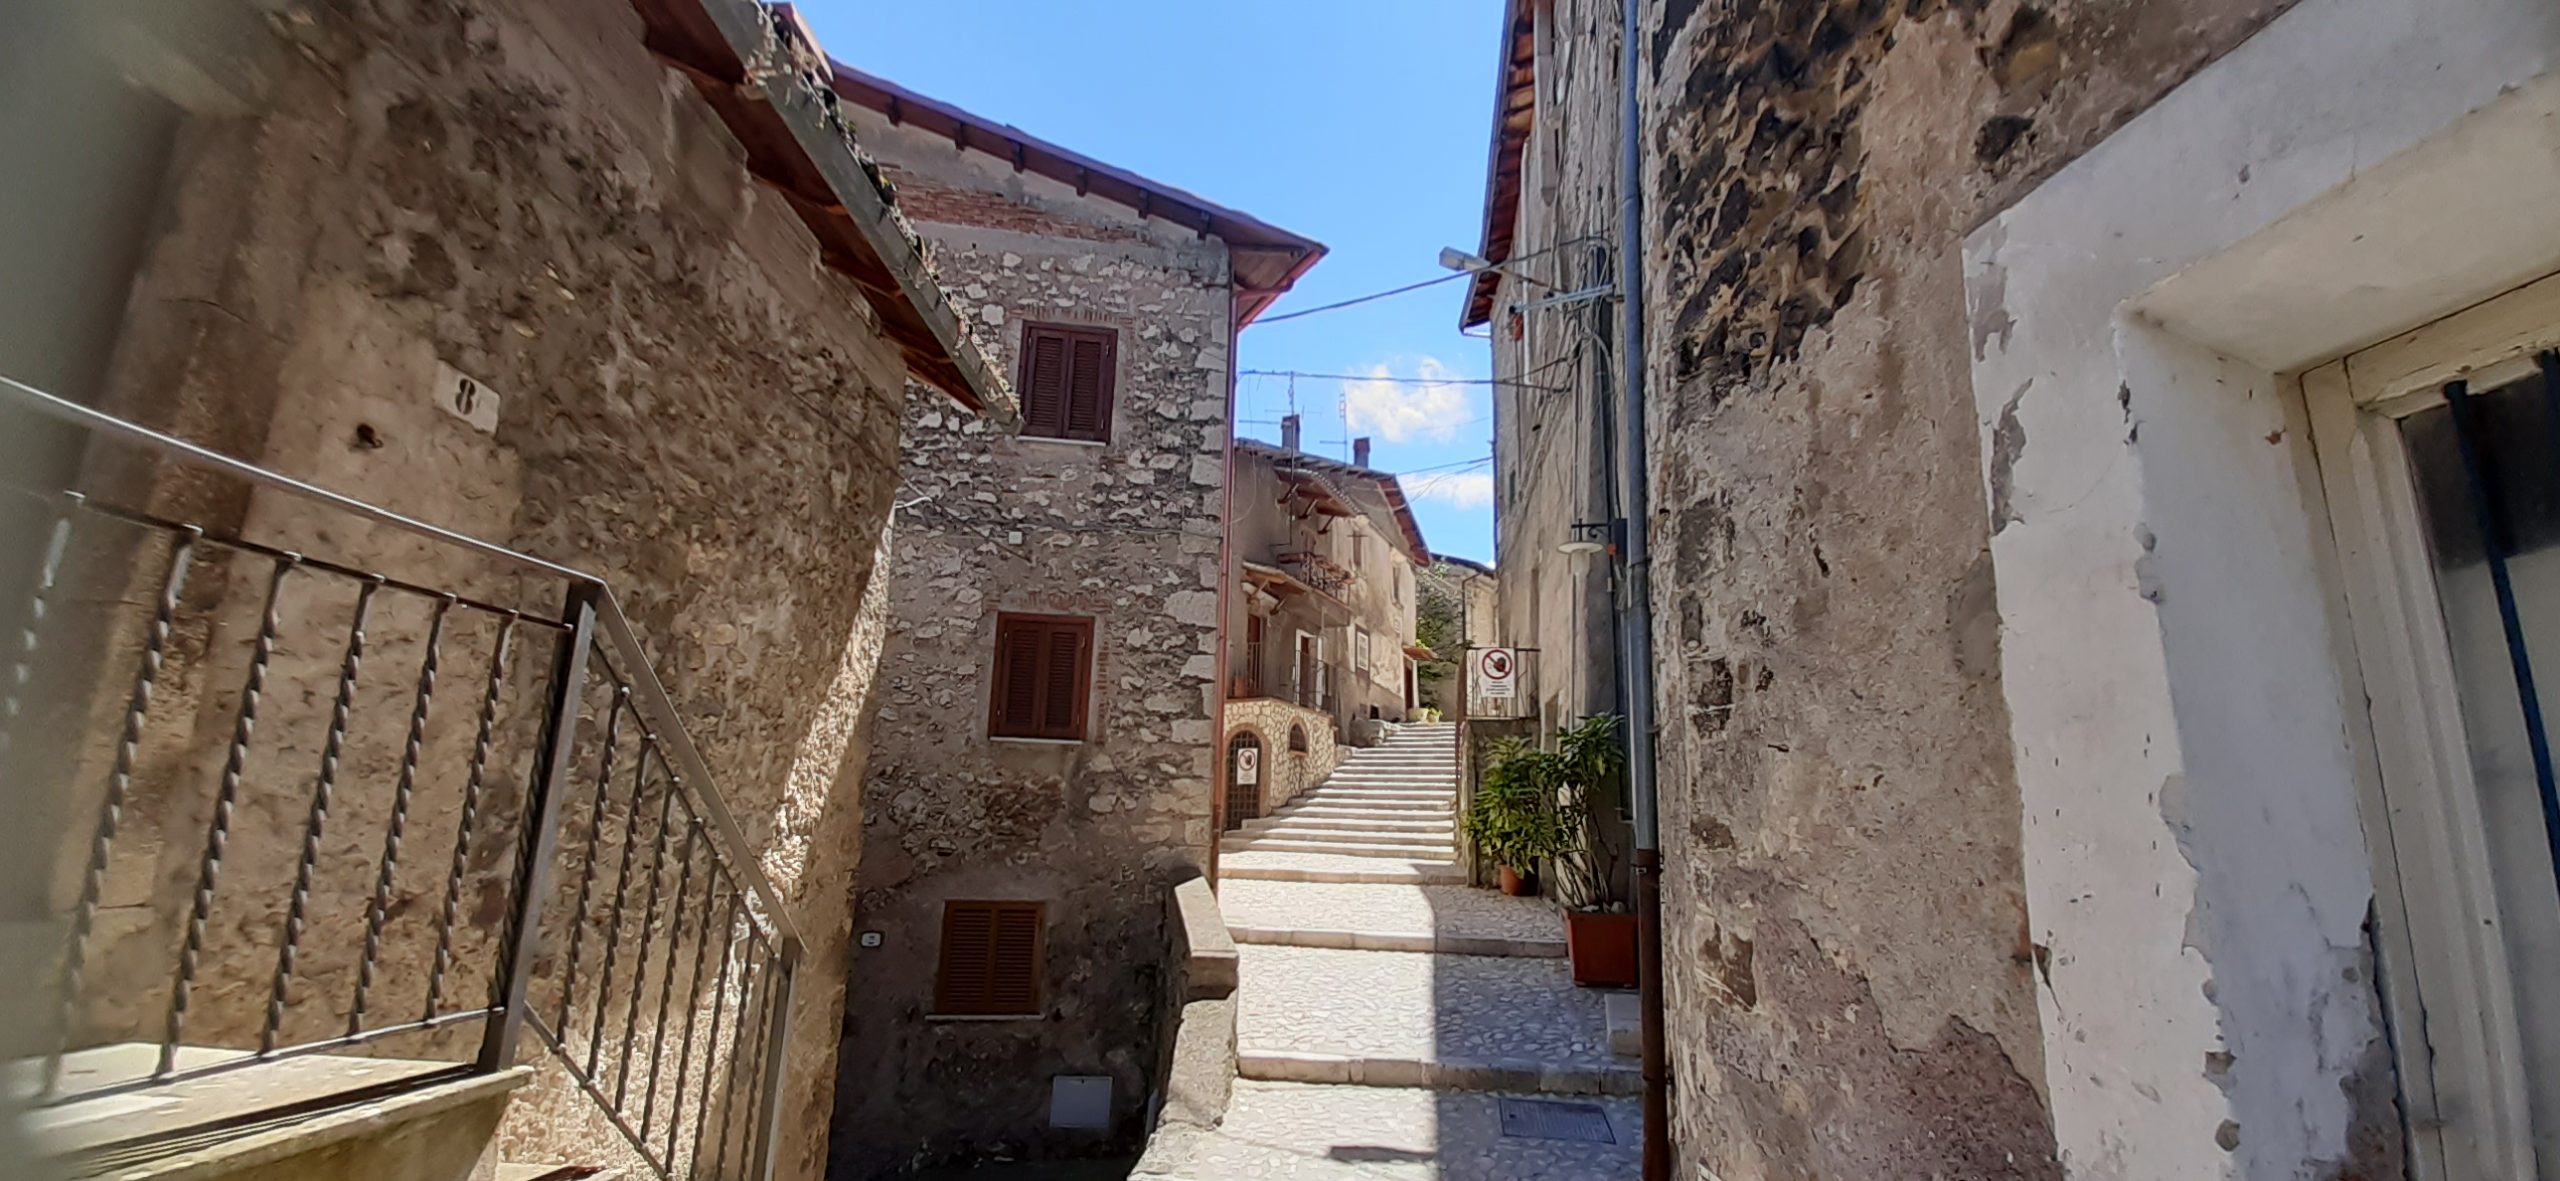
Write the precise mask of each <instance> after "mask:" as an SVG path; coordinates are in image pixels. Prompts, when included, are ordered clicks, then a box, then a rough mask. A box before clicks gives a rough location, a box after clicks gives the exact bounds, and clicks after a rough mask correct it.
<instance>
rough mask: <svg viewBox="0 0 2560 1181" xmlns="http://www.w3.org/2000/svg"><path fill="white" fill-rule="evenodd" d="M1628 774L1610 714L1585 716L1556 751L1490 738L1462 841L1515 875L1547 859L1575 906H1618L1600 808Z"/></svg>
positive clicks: (1613, 852) (1613, 860)
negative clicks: (1465, 839) (1471, 843)
mask: <svg viewBox="0 0 2560 1181" xmlns="http://www.w3.org/2000/svg"><path fill="white" fill-rule="evenodd" d="M1626 771H1627V748H1626V744H1625V743H1624V742H1623V741H1621V740H1620V738H1619V725H1618V718H1617V715H1615V714H1601V715H1597V716H1594V717H1589V718H1585V719H1583V720H1582V721H1580V722H1577V723H1575V724H1574V725H1571V726H1568V727H1566V728H1564V729H1563V730H1560V731H1558V732H1557V733H1556V748H1555V749H1554V750H1540V749H1539V748H1537V747H1536V746H1533V745H1531V744H1529V743H1528V742H1526V741H1523V740H1521V739H1518V738H1503V739H1497V740H1495V741H1494V742H1493V743H1492V744H1491V745H1490V746H1489V747H1488V748H1487V750H1486V753H1485V768H1484V775H1483V778H1482V780H1481V782H1479V783H1478V784H1477V786H1476V794H1475V799H1474V800H1473V801H1472V802H1470V803H1469V804H1468V806H1467V815H1466V819H1465V827H1466V831H1467V838H1468V839H1469V840H1471V841H1474V842H1475V844H1476V847H1477V848H1479V849H1481V850H1483V851H1484V853H1485V855H1486V856H1488V857H1491V858H1493V859H1494V860H1495V861H1497V862H1499V863H1501V864H1503V865H1507V866H1510V867H1511V868H1512V869H1513V870H1514V871H1515V872H1523V873H1526V872H1530V871H1533V870H1536V869H1538V868H1540V867H1541V866H1542V865H1545V864H1547V863H1552V864H1553V867H1554V871H1555V877H1556V879H1557V887H1558V891H1557V892H1558V894H1559V896H1560V897H1561V898H1562V899H1563V901H1564V903H1565V905H1567V906H1570V907H1573V908H1574V909H1577V910H1595V911H1606V910H1614V909H1617V908H1619V907H1621V906H1623V905H1624V900H1623V899H1620V898H1618V897H1616V894H1615V886H1616V882H1617V876H1618V875H1617V860H1618V851H1617V849H1616V847H1614V846H1613V845H1611V844H1610V843H1609V841H1608V838H1607V837H1606V835H1605V834H1604V833H1603V832H1602V830H1601V826H1600V823H1599V819H1600V813H1599V810H1598V809H1599V806H1600V805H1601V803H1602V802H1603V801H1605V800H1607V799H1609V798H1611V793H1613V792H1614V791H1616V790H1617V789H1618V788H1619V787H1620V785H1621V781H1622V780H1623V779H1624V778H1625V776H1626Z"/></svg>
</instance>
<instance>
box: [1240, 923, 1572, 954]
mask: <svg viewBox="0 0 2560 1181" xmlns="http://www.w3.org/2000/svg"><path fill="white" fill-rule="evenodd" d="M1227 931H1228V933H1229V934H1231V935H1233V936H1235V941H1236V942H1238V943H1251V944H1262V945H1271V946H1280V947H1324V948H1332V949H1334V950H1337V951H1417V952H1437V953H1439V954H1441V955H1490V956H1515V957H1521V958H1527V959H1562V958H1564V954H1565V946H1564V941H1563V940H1561V939H1506V938H1502V937H1499V936H1493V935H1436V934H1422V933H1418V932H1410V931H1336V930H1327V929H1320V928H1299V927H1245V926H1234V925H1230V926H1229V927H1228V928H1227Z"/></svg>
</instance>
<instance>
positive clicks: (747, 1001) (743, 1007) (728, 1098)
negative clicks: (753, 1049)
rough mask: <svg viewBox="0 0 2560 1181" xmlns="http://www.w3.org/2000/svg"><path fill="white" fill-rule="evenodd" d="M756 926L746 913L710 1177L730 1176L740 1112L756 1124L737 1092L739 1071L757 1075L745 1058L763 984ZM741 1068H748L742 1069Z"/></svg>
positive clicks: (753, 1034) (750, 1076)
mask: <svg viewBox="0 0 2560 1181" xmlns="http://www.w3.org/2000/svg"><path fill="white" fill-rule="evenodd" d="M755 926H756V923H755V917H754V916H753V915H749V916H748V918H747V936H748V938H747V943H746V946H744V947H742V948H739V949H738V1026H737V1033H736V1034H735V1035H734V1036H732V1037H731V1038H730V1039H729V1041H730V1047H729V1077H728V1082H727V1083H726V1084H724V1085H723V1086H722V1087H721V1088H720V1094H721V1098H722V1106H721V1108H720V1150H719V1151H718V1152H716V1153H713V1154H712V1157H711V1172H712V1175H713V1176H720V1177H725V1176H728V1175H729V1129H731V1128H732V1127H735V1126H736V1125H737V1122H738V1120H739V1118H740V1116H741V1113H742V1112H743V1113H744V1117H745V1118H746V1119H747V1120H749V1121H750V1122H749V1124H748V1126H749V1127H750V1128H752V1127H754V1126H755V1125H754V1123H753V1122H752V1121H753V1120H754V1119H755V1114H754V1113H753V1112H752V1111H746V1110H745V1109H746V1108H750V1107H752V1106H754V1104H753V1103H752V1102H749V1103H740V1102H739V1099H740V1098H741V1096H740V1094H739V1091H738V1079H739V1078H740V1077H741V1075H742V1074H743V1076H744V1077H747V1078H754V1077H756V1073H755V1072H754V1071H753V1070H752V1069H751V1068H752V1065H753V1064H752V1063H750V1062H748V1061H747V1056H748V1054H749V1053H750V1046H751V1044H752V1043H751V1042H750V1041H749V1038H750V1037H752V1036H758V1035H757V1034H756V1029H757V1027H756V1026H751V1025H749V1024H748V1023H749V1022H752V1021H754V1020H755V1007H756V1006H755V1000H756V986H757V985H758V984H760V983H763V981H762V979H761V978H760V977H759V976H758V975H757V973H756V954H755V953H756V941H755ZM741 1068H749V1069H745V1070H742V1069H741Z"/></svg>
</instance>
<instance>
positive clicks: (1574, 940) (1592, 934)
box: [1564, 911, 1636, 988]
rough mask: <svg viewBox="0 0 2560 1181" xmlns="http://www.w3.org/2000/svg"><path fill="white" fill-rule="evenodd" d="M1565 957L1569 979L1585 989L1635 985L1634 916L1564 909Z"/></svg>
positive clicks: (1630, 986)
mask: <svg viewBox="0 0 2560 1181" xmlns="http://www.w3.org/2000/svg"><path fill="white" fill-rule="evenodd" d="M1564 950H1565V956H1566V957H1567V958H1568V959H1570V960H1571V961H1572V962H1573V982H1574V983H1576V984H1579V985H1581V986H1583V987H1585V988H1633V987H1635V986H1636V916H1634V915H1631V914H1590V913H1584V912H1581V911H1567V912H1565V916H1564Z"/></svg>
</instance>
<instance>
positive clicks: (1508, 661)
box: [1476, 648, 1520, 700]
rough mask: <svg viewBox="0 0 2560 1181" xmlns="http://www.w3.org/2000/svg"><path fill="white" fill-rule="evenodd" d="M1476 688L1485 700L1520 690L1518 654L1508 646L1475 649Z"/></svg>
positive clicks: (1512, 694) (1514, 694) (1516, 693)
mask: <svg viewBox="0 0 2560 1181" xmlns="http://www.w3.org/2000/svg"><path fill="white" fill-rule="evenodd" d="M1476 688H1477V690H1478V692H1479V693H1481V694H1482V695H1483V696H1484V697H1485V698H1486V699H1487V700H1493V699H1496V698H1510V697H1514V696H1517V695H1518V694H1519V691H1520V655H1519V653H1517V652H1514V651H1513V650H1511V649H1509V648H1478V649H1476Z"/></svg>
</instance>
